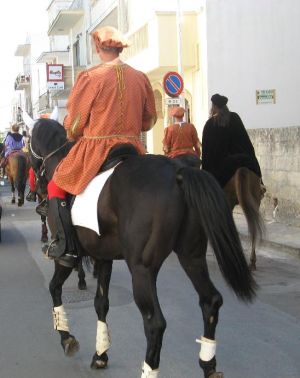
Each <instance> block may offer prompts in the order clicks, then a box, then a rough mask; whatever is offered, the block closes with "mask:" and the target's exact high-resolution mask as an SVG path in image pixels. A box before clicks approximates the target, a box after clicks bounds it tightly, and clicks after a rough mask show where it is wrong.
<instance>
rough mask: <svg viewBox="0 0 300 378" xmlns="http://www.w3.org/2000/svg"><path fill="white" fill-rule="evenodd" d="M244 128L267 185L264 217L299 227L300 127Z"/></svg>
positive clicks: (263, 210) (263, 203) (263, 205)
mask: <svg viewBox="0 0 300 378" xmlns="http://www.w3.org/2000/svg"><path fill="white" fill-rule="evenodd" d="M247 131H248V133H249V136H250V138H251V140H252V143H253V145H254V148H255V152H256V156H257V159H258V161H259V163H260V166H261V170H262V175H263V181H264V183H265V185H266V187H267V193H266V195H265V198H264V200H263V201H262V205H261V210H262V213H263V215H264V218H265V219H267V220H273V219H274V217H275V220H276V221H279V222H283V223H285V224H291V225H294V226H300V126H294V127H282V128H268V129H248V130H247ZM276 199H277V200H276ZM277 202H278V207H277V209H276V210H275V212H274V209H275V207H276V204H277Z"/></svg>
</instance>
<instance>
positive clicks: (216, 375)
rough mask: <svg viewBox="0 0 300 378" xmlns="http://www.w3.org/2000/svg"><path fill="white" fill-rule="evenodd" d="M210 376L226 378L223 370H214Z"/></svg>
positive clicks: (212, 377) (211, 377)
mask: <svg viewBox="0 0 300 378" xmlns="http://www.w3.org/2000/svg"><path fill="white" fill-rule="evenodd" d="M208 378H224V374H223V373H221V372H214V373H212V374H211V375H210V376H209V377H208Z"/></svg>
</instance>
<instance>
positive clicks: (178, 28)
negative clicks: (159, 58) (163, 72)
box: [176, 0, 185, 108]
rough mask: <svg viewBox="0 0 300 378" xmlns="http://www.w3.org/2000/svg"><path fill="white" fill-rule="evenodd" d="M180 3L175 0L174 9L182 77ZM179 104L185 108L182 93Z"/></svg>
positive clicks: (178, 0) (179, 66)
mask: <svg viewBox="0 0 300 378" xmlns="http://www.w3.org/2000/svg"><path fill="white" fill-rule="evenodd" d="M181 16H182V13H181V3H180V0H177V10H176V29H177V70H178V73H179V74H180V75H181V77H183V68H182V30H181ZM179 99H180V106H182V107H183V108H185V100H184V97H183V95H182V94H181V95H180V96H179Z"/></svg>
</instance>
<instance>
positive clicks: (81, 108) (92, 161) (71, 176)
mask: <svg viewBox="0 0 300 378" xmlns="http://www.w3.org/2000/svg"><path fill="white" fill-rule="evenodd" d="M67 109H68V115H67V117H66V118H65V120H64V126H65V128H66V130H67V131H68V134H69V135H70V136H72V137H74V138H75V139H76V140H77V142H76V144H75V145H74V147H72V149H71V150H70V152H69V153H68V155H67V156H66V157H65V158H64V159H63V160H62V162H61V163H60V164H59V165H58V167H57V169H56V171H55V173H54V176H53V180H54V182H55V183H56V185H58V186H59V187H60V188H62V189H64V190H65V191H67V192H69V193H72V194H79V193H81V192H82V191H83V190H84V189H85V187H86V186H87V184H88V183H89V182H90V180H91V179H92V178H94V177H95V176H96V174H97V172H98V171H99V169H100V167H101V165H102V164H103V162H104V161H105V159H106V158H107V155H108V153H109V151H110V150H111V148H113V147H114V146H115V145H116V144H120V143H131V144H132V145H134V146H135V147H136V149H137V151H138V152H139V153H141V154H143V153H145V150H144V147H143V145H142V143H141V141H140V133H141V131H147V130H149V129H150V128H151V127H152V126H153V123H152V124H151V126H150V125H149V119H154V122H155V120H156V110H155V101H154V95H153V90H152V87H151V84H150V82H149V80H148V78H147V76H146V75H145V74H143V73H142V72H140V71H137V70H135V69H134V68H132V67H130V66H128V65H127V64H123V63H121V64H118V65H112V64H101V65H99V66H97V67H94V68H91V69H89V70H87V71H84V72H82V73H80V74H79V76H78V78H77V80H76V82H75V85H74V87H73V89H72V91H71V94H70V97H69V99H68V105H67Z"/></svg>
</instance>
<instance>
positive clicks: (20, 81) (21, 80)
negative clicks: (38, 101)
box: [15, 74, 30, 91]
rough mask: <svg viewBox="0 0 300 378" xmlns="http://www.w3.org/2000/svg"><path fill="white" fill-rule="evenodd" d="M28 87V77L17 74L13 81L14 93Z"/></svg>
mask: <svg viewBox="0 0 300 378" xmlns="http://www.w3.org/2000/svg"><path fill="white" fill-rule="evenodd" d="M29 87H30V75H25V74H19V75H18V76H17V78H16V80H15V91H19V90H23V89H26V88H29Z"/></svg>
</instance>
